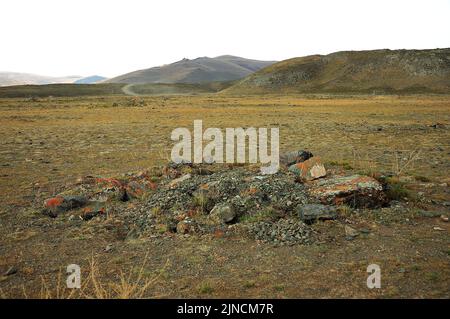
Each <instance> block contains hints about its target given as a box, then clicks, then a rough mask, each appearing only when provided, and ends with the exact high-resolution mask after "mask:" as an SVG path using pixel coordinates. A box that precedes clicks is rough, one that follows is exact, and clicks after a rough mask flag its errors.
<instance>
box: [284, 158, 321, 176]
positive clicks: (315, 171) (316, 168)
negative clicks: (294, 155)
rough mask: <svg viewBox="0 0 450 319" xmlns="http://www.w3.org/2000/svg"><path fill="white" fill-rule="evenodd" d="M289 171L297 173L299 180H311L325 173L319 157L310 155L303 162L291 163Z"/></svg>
mask: <svg viewBox="0 0 450 319" xmlns="http://www.w3.org/2000/svg"><path fill="white" fill-rule="evenodd" d="M289 171H291V172H293V173H294V174H295V175H297V177H298V178H299V179H300V180H305V181H312V180H314V179H317V178H320V177H324V176H326V175H327V171H326V170H325V166H323V164H322V162H321V161H320V158H319V157H311V158H310V159H308V160H306V161H304V162H301V163H296V164H294V165H291V166H290V167H289Z"/></svg>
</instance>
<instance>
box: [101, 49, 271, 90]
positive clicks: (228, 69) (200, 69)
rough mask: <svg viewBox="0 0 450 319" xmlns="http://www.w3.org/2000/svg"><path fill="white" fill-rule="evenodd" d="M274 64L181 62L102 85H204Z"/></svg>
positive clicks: (222, 59)
mask: <svg viewBox="0 0 450 319" xmlns="http://www.w3.org/2000/svg"><path fill="white" fill-rule="evenodd" d="M273 63H275V61H259V60H253V59H245V58H241V57H237V56H232V55H221V56H217V57H214V58H209V57H198V58H195V59H186V58H184V59H181V60H179V61H176V62H174V63H171V64H166V65H162V66H157V67H152V68H148V69H142V70H137V71H133V72H129V73H126V74H123V75H119V76H117V77H114V78H112V79H109V80H106V81H104V82H105V83H129V84H138V83H204V82H216V81H232V80H237V79H240V78H243V77H245V76H247V75H249V74H251V73H253V72H255V71H257V70H260V69H262V68H263V67H266V66H268V65H271V64H273Z"/></svg>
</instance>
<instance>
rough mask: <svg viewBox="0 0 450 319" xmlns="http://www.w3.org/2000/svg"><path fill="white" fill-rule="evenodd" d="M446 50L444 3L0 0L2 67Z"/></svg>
mask: <svg viewBox="0 0 450 319" xmlns="http://www.w3.org/2000/svg"><path fill="white" fill-rule="evenodd" d="M437 47H441V48H443V47H450V0H428V1H425V0H423V1H415V0H405V1H403V0H389V1H387V0H386V1H385V0H376V1H363V0H354V1H353V0H339V1H337V0H334V1H333V0H330V1H325V0H314V1H313V0H310V1H300V0H297V1H295V0H292V1H288V0H275V1H265V0H258V1H248V0H247V1H246V0H226V1H217V0H184V1H182V0H180V1H175V0H159V1H151V0H126V1H125V0H123V1H117V0H0V71H14V72H26V73H36V74H41V75H53V76H65V75H83V76H87V75H93V74H99V75H103V76H107V77H112V76H116V75H119V74H122V73H127V72H130V71H134V70H137V69H144V68H148V67H152V66H157V65H161V64H166V63H172V62H174V61H177V60H180V59H182V58H184V57H186V58H190V59H191V58H196V57H199V56H210V57H214V56H218V55H223V54H232V55H237V56H242V57H246V58H253V59H260V60H283V59H287V58H292V57H297V56H304V55H309V54H316V53H319V54H327V53H331V52H334V51H341V50H363V49H381V48H390V49H398V48H407V49H413V48H415V49H424V48H437Z"/></svg>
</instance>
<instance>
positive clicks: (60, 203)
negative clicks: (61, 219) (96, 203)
mask: <svg viewBox="0 0 450 319" xmlns="http://www.w3.org/2000/svg"><path fill="white" fill-rule="evenodd" d="M87 202H88V201H87V198H86V197H84V196H56V197H53V198H49V199H47V200H46V201H45V202H44V213H45V214H47V215H49V216H51V217H56V216H58V214H59V213H62V212H66V211H69V210H71V209H75V208H79V207H83V206H85V205H86V204H87Z"/></svg>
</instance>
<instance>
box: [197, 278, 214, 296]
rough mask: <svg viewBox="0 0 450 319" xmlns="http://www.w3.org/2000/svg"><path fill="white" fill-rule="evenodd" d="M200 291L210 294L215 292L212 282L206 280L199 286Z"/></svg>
mask: <svg viewBox="0 0 450 319" xmlns="http://www.w3.org/2000/svg"><path fill="white" fill-rule="evenodd" d="M198 292H199V293H201V294H203V295H209V294H211V293H213V292H214V288H213V287H212V285H211V283H210V282H207V281H204V282H202V283H201V284H200V285H199V286H198Z"/></svg>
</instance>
